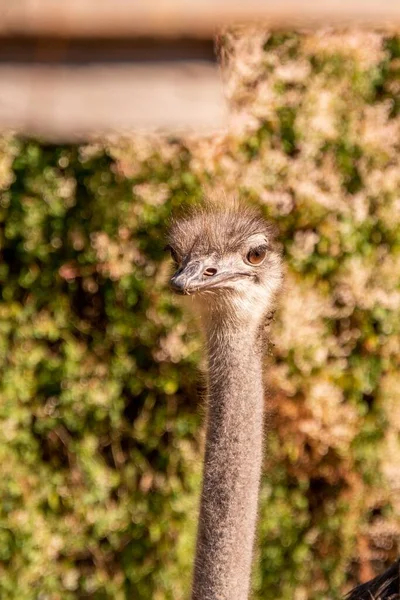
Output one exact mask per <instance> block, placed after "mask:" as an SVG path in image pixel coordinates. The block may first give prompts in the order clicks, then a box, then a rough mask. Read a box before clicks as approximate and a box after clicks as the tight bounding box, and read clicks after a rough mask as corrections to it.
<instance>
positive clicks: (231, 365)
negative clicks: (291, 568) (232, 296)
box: [192, 320, 264, 600]
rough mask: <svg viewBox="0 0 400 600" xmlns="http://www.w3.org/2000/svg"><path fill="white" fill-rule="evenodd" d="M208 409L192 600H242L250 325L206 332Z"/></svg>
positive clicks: (253, 507) (251, 391)
mask: <svg viewBox="0 0 400 600" xmlns="http://www.w3.org/2000/svg"><path fill="white" fill-rule="evenodd" d="M207 348H208V359H209V406H208V419H207V439H206V453H205V463H204V478H203V491H202V498H201V507H200V520H199V530H198V539H197V550H196V560H195V567H194V579H193V590H192V600H247V598H248V594H249V586H250V575H251V562H252V551H253V545H254V535H255V525H256V517H257V503H258V490H259V480H260V472H261V461H262V445H263V444H262V441H263V398H264V394H263V385H262V344H261V338H260V335H259V327H258V326H256V325H254V324H253V325H248V326H243V324H242V325H240V326H238V325H237V324H236V326H234V325H233V324H232V323H226V322H225V323H224V322H222V323H221V322H220V321H217V322H213V320H211V321H209V322H208V324H207Z"/></svg>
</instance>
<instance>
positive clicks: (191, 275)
mask: <svg viewBox="0 0 400 600" xmlns="http://www.w3.org/2000/svg"><path fill="white" fill-rule="evenodd" d="M203 272H204V264H203V262H202V261H191V262H189V263H187V264H186V265H184V266H182V267H180V268H179V269H178V270H177V271H176V273H174V275H173V276H172V277H171V279H170V286H171V288H172V290H173V291H174V292H176V293H177V294H190V293H192V292H195V291H197V290H198V289H199V287H200V286H201V282H202V280H203V276H202V275H203Z"/></svg>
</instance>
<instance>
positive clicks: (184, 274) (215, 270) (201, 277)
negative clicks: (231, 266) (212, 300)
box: [170, 260, 249, 295]
mask: <svg viewBox="0 0 400 600" xmlns="http://www.w3.org/2000/svg"><path fill="white" fill-rule="evenodd" d="M248 275H249V273H243V272H237V271H232V270H227V269H226V268H225V269H222V268H221V265H217V264H214V263H210V261H209V260H208V261H207V262H206V261H202V260H196V261H190V262H188V263H187V264H184V265H183V266H181V267H180V268H179V269H178V270H177V271H176V273H175V274H174V275H173V276H172V277H171V279H170V286H171V289H172V290H173V291H174V292H176V293H177V294H186V295H190V294H194V293H196V292H202V291H205V290H208V289H211V288H218V287H223V284H224V283H225V282H226V281H232V280H237V279H239V278H241V277H244V276H248Z"/></svg>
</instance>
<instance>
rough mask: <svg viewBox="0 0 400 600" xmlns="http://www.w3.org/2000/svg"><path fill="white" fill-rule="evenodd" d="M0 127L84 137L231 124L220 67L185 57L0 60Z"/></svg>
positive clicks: (50, 136)
mask: <svg viewBox="0 0 400 600" xmlns="http://www.w3.org/2000/svg"><path fill="white" fill-rule="evenodd" d="M0 82H1V83H0V129H4V128H6V129H13V130H17V131H19V132H22V133H24V134H28V135H29V134H33V135H40V136H43V137H45V138H46V139H49V140H52V141H59V142H60V141H79V140H84V139H87V138H88V137H89V136H91V135H93V134H104V133H109V132H113V133H115V132H118V133H130V132H133V131H135V132H146V133H149V132H158V131H167V132H171V131H173V132H177V133H179V132H187V131H196V132H205V133H209V132H213V131H218V130H221V129H222V128H224V127H225V126H226V124H227V107H226V103H225V99H224V97H223V93H222V84H221V81H220V78H219V73H218V69H217V67H216V66H215V65H213V64H212V63H207V62H201V61H186V62H185V61H180V62H165V63H149V64H139V63H138V64H134V63H117V64H115V63H112V64H107V63H103V64H81V65H69V64H61V65H58V66H56V65H51V64H47V65H46V64H45V65H43V64H42V65H41V64H35V65H28V66H27V65H24V64H22V63H21V64H11V65H10V64H4V63H3V64H1V63H0Z"/></svg>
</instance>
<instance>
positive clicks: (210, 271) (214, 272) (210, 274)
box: [203, 267, 217, 277]
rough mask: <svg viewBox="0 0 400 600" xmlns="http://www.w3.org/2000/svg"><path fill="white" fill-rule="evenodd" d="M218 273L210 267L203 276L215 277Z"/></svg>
mask: <svg viewBox="0 0 400 600" xmlns="http://www.w3.org/2000/svg"><path fill="white" fill-rule="evenodd" d="M216 272H217V269H214V268H213V267H208V268H207V269H206V270H205V271H203V276H206V277H213V275H215V274H216Z"/></svg>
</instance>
